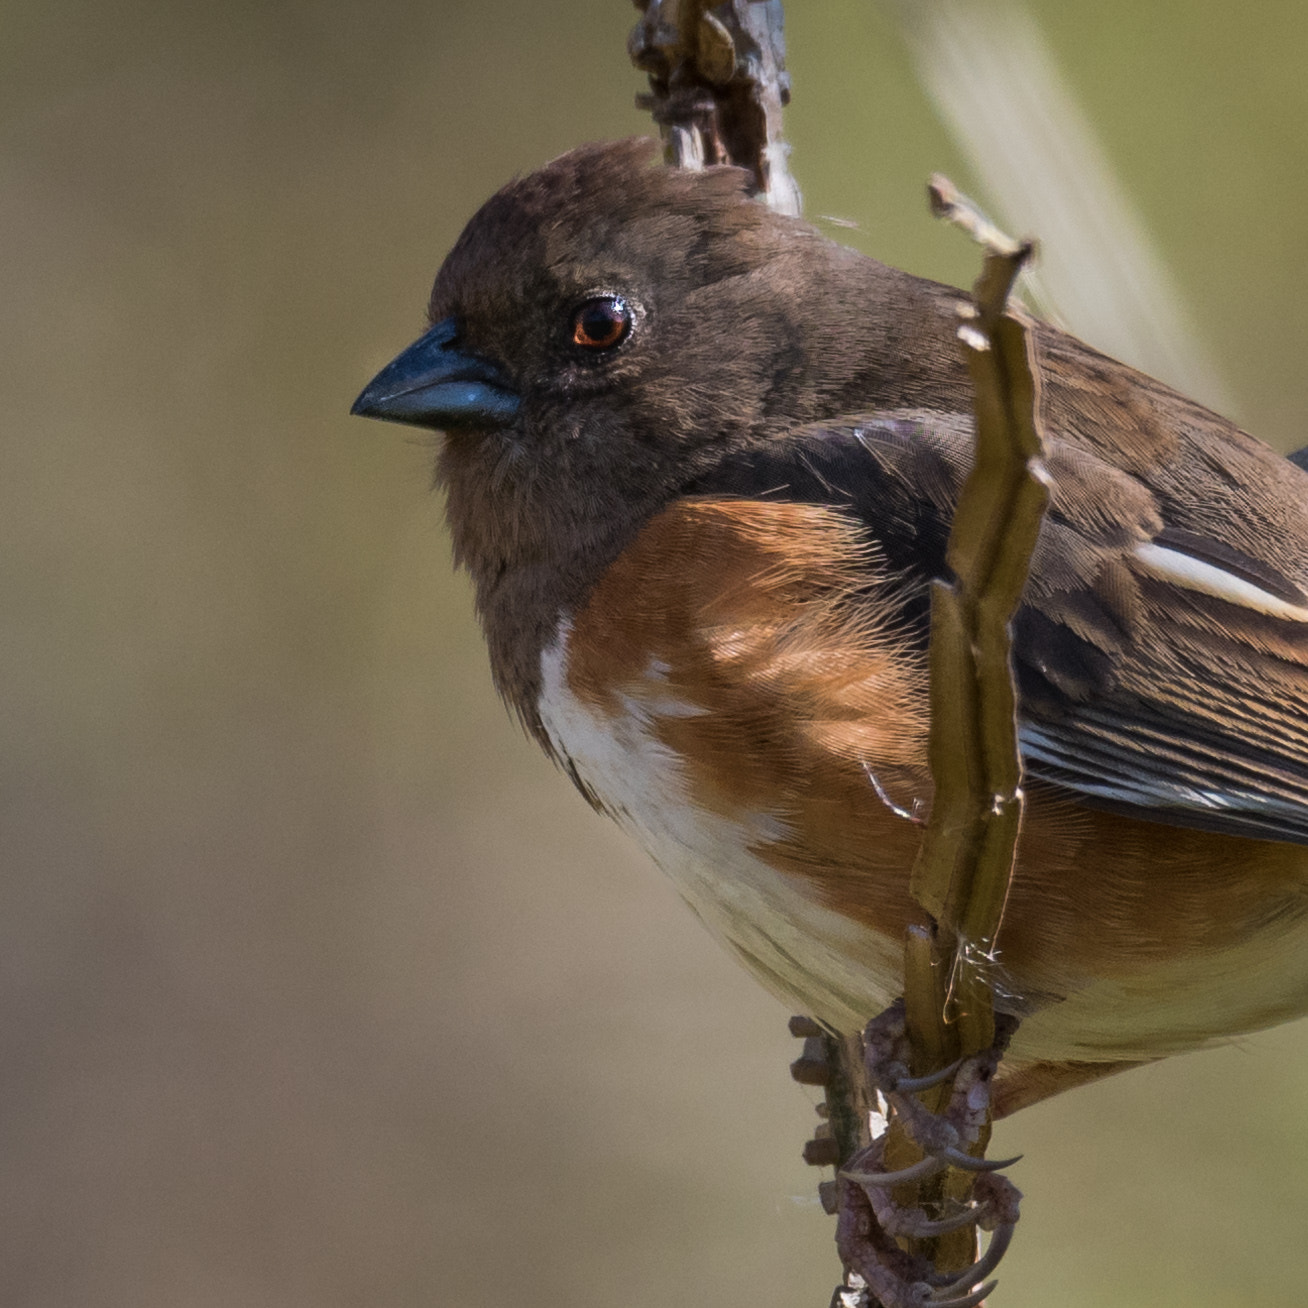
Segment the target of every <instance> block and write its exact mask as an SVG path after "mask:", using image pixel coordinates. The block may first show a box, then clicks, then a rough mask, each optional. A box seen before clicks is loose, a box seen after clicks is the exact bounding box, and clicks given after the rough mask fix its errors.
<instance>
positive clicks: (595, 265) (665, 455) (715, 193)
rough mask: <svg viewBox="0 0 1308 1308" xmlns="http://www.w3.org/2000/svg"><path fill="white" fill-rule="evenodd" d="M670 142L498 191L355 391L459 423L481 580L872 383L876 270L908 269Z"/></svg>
mask: <svg viewBox="0 0 1308 1308" xmlns="http://www.w3.org/2000/svg"><path fill="white" fill-rule="evenodd" d="M654 157H655V147H654V146H653V144H652V143H651V142H649V141H642V140H634V141H625V142H620V143H617V144H601V145H590V146H584V147H582V148H580V149H577V150H573V151H571V152H570V153H568V154H566V155H564V156H562V157H561V158H559V159H556V160H555V161H554V162H552V163H551V164H549V165H547V166H546V167H544V168H542V169H541V170H539V171H538V172H535V173H532V174H530V175H529V176H527V177H524V178H520V179H518V180H516V181H514V182H512V183H510V184H509V185H508V186H506V187H505V188H504V189H503V190H501V191H500V192H499V193H498V194H496V195H495V196H493V197H492V198H491V199H490V200H489V201H487V203H486V204H485V205H483V206H482V208H481V210H480V211H479V212H478V213H477V214H476V215H475V216H474V217H473V219H472V220H471V222H469V224H468V226H467V227H466V228H465V230H464V232H463V234H462V235H461V236H460V237H459V239H458V241H457V243H456V244H455V246H454V248H453V250H452V251H451V252H450V254H449V256H448V258H447V259H446V260H445V264H444V266H443V267H442V268H441V270H440V273H439V275H438V276H437V278H436V284H435V287H434V289H433V291H432V296H431V303H430V310H429V313H430V321H431V324H432V325H431V328H430V330H429V331H428V332H427V334H426V335H425V336H423V337H422V338H421V339H420V340H419V341H417V342H416V343H415V344H414V345H412V346H411V347H410V348H409V349H408V350H406V351H405V352H404V353H403V354H401V355H400V356H399V357H398V358H397V359H396V360H395V361H394V362H393V363H391V364H390V365H389V366H388V367H386V368H385V369H383V371H382V372H381V373H379V374H378V376H377V377H376V378H375V379H374V380H373V381H372V382H371V383H370V384H369V386H368V387H367V389H366V390H365V391H364V392H363V394H362V395H361V396H360V397H359V399H358V401H357V402H356V404H355V407H354V412H356V413H361V414H365V415H367V416H370V417H378V418H386V419H390V420H393V421H397V422H406V423H413V424H416V425H419V426H423V427H430V428H436V429H439V430H442V431H444V432H445V433H446V439H445V441H444V443H443V446H442V451H441V454H440V459H439V480H440V481H441V482H442V484H443V485H444V487H445V489H446V490H447V493H448V495H449V514H450V521H451V525H452V527H453V530H454V536H455V541H456V547H457V548H458V549H459V552H460V555H461V557H462V558H463V560H464V561H465V562H466V563H468V565H469V566H470V567H471V568H472V570H473V572H474V574H475V575H479V576H481V577H482V578H483V579H484V577H485V575H486V574H487V570H488V569H491V570H499V571H502V570H503V569H504V568H505V567H507V566H513V565H514V564H516V563H521V562H530V561H532V560H541V561H546V560H547V559H551V558H557V557H558V556H559V554H560V552H568V553H573V554H575V553H576V552H577V551H578V550H590V549H603V548H605V547H606V546H607V545H608V544H610V543H611V540H612V538H613V533H614V532H615V531H621V530H625V529H629V527H630V526H631V525H633V524H638V522H639V521H640V520H642V519H643V518H645V517H647V516H649V514H650V513H652V512H654V511H656V510H657V509H658V507H660V506H661V504H663V503H664V502H666V501H667V500H668V499H669V498H670V497H671V496H673V495H675V494H676V493H677V491H678V489H679V488H681V487H683V486H685V485H687V484H688V483H690V482H691V481H693V480H694V479H695V478H696V477H697V476H698V475H699V474H700V473H701V472H702V471H703V470H704V469H705V467H706V466H708V465H710V464H711V463H712V462H713V461H714V460H716V459H718V458H720V457H722V455H723V454H724V453H725V452H729V451H731V450H732V449H734V448H737V447H739V446H740V445H741V444H744V443H748V442H750V441H754V440H762V439H766V438H767V437H768V436H769V435H773V434H775V433H776V432H778V431H782V430H785V429H787V428H788V427H790V426H793V425H795V424H798V423H804V422H811V421H815V420H818V419H821V418H824V417H831V416H835V415H836V414H839V413H842V412H848V411H850V410H851V409H853V408H859V407H863V408H866V407H867V401H868V399H869V397H871V396H874V395H875V393H876V390H877V387H878V384H879V380H880V373H881V371H882V368H883V360H884V356H885V351H884V350H882V349H878V345H879V343H880V342H881V341H882V340H884V337H885V333H886V320H887V318H888V317H889V316H890V315H889V314H887V313H883V312H879V306H883V305H884V303H885V301H886V298H887V297H886V295H885V294H884V287H882V286H881V285H880V282H881V281H882V280H884V279H886V278H892V279H893V278H900V277H902V274H898V273H895V272H893V271H892V270H890V269H886V268H884V267H883V266H882V265H880V264H877V263H874V262H873V261H872V260H868V259H865V258H863V257H862V256H860V255H858V254H856V253H854V252H853V251H851V250H848V249H845V248H843V247H841V246H839V245H836V244H835V243H834V242H832V241H830V240H828V239H827V238H826V237H825V236H823V235H822V234H820V233H819V232H818V231H816V230H815V229H814V228H812V227H810V226H808V225H807V224H805V223H802V222H799V221H797V220H794V219H789V218H784V217H781V216H779V215H777V214H775V213H773V212H771V211H770V210H768V209H767V208H766V207H765V206H763V205H762V204H760V203H758V202H757V201H754V200H752V199H750V198H749V197H748V196H747V194H746V190H745V184H746V174H745V173H743V172H742V171H740V170H738V169H735V168H710V169H707V170H705V171H703V172H698V173H690V172H684V171H679V170H676V169H672V168H666V167H661V166H651V165H652V164H653V162H654ZM879 292H880V293H879ZM892 298H893V297H892Z"/></svg>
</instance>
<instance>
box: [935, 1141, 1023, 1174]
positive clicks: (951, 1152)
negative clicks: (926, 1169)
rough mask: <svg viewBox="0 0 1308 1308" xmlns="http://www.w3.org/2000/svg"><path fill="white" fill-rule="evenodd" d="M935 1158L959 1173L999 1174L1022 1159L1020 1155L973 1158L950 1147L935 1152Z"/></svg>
mask: <svg viewBox="0 0 1308 1308" xmlns="http://www.w3.org/2000/svg"><path fill="white" fill-rule="evenodd" d="M935 1157H937V1158H942V1159H944V1161H945V1162H947V1163H948V1164H949V1165H950V1167H957V1168H958V1170H959V1171H960V1172H1000V1171H1003V1169H1004V1168H1005V1167H1012V1165H1013V1164H1014V1163H1017V1162H1020V1161H1021V1159H1022V1155H1021V1154H1016V1155H1015V1156H1014V1157H1012V1158H973V1157H972V1155H971V1154H965V1153H964V1152H963V1151H962V1150H961V1149H955V1148H953V1146H952V1145H946V1146H945V1148H943V1149H940V1150H937V1151H936V1154H935Z"/></svg>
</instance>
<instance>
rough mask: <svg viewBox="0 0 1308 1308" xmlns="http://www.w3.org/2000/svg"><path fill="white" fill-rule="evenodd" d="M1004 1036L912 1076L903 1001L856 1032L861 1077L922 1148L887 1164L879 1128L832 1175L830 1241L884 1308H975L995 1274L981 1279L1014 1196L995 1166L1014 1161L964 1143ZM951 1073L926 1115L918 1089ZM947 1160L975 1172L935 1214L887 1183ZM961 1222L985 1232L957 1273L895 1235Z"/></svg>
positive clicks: (1009, 1228) (984, 1099)
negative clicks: (835, 1179)
mask: <svg viewBox="0 0 1308 1308" xmlns="http://www.w3.org/2000/svg"><path fill="white" fill-rule="evenodd" d="M1010 1034H1011V1031H1010V1030H1005V1031H1004V1032H1003V1034H1002V1035H1001V1036H1000V1037H999V1039H997V1040H996V1043H995V1046H994V1047H993V1048H991V1049H987V1050H985V1051H984V1052H983V1053H980V1054H977V1055H975V1056H973V1057H971V1058H964V1059H960V1060H959V1061H958V1062H957V1063H954V1064H952V1065H951V1066H949V1067H945V1068H942V1069H941V1070H940V1071H938V1072H936V1073H934V1074H932V1075H931V1076H925V1077H917V1078H915V1077H913V1076H911V1075H910V1074H909V1065H908V1058H909V1052H910V1051H909V1046H908V1036H907V1031H906V1029H905V1023H904V1006H903V1002H902V1001H900V1002H897V1003H895V1004H893V1005H892V1006H891V1007H890V1008H888V1009H887V1010H886V1011H885V1012H884V1013H883V1014H882V1015H881V1016H880V1017H878V1018H875V1019H873V1021H871V1022H870V1023H869V1024H868V1026H867V1029H866V1031H865V1032H864V1041H865V1044H866V1049H867V1054H866V1062H867V1071H868V1077H869V1079H870V1080H871V1082H872V1084H873V1085H874V1086H876V1088H877V1089H878V1090H879V1091H880V1092H881V1094H882V1095H883V1096H884V1097H885V1099H886V1101H887V1102H888V1103H889V1105H890V1107H891V1108H892V1109H893V1111H894V1114H895V1116H896V1117H897V1118H898V1119H899V1121H900V1122H901V1124H902V1125H903V1128H904V1130H905V1132H906V1133H907V1134H908V1135H909V1136H910V1137H911V1139H912V1140H913V1141H914V1142H915V1143H916V1144H917V1145H918V1147H919V1148H920V1149H921V1150H922V1152H923V1155H924V1156H923V1158H922V1159H921V1161H920V1162H917V1163H914V1164H913V1165H912V1166H909V1167H905V1168H901V1169H899V1170H897V1171H887V1170H885V1168H884V1166H883V1161H884V1153H885V1144H886V1137H885V1136H884V1135H882V1136H879V1137H878V1138H877V1139H876V1140H874V1141H873V1142H872V1144H871V1146H870V1147H869V1148H868V1149H866V1150H864V1151H863V1152H862V1153H861V1154H860V1155H858V1156H857V1157H856V1158H854V1159H851V1160H850V1163H849V1164H848V1166H847V1167H846V1168H845V1169H844V1170H843V1171H842V1172H841V1173H840V1178H839V1192H838V1208H837V1222H836V1246H837V1248H838V1249H839V1251H840V1257H841V1259H842V1261H843V1262H844V1264H845V1267H846V1269H847V1270H848V1271H849V1272H851V1273H854V1274H855V1275H857V1276H858V1277H861V1278H862V1280H863V1281H864V1282H865V1283H866V1286H867V1289H868V1291H870V1293H871V1295H872V1296H873V1297H874V1298H875V1299H876V1300H878V1301H879V1302H880V1303H881V1305H882V1306H883V1308H974V1306H975V1305H977V1304H980V1303H981V1301H982V1300H983V1299H984V1298H985V1297H986V1295H988V1294H989V1293H990V1291H991V1290H992V1289H994V1286H995V1282H994V1281H987V1279H986V1278H987V1277H988V1276H989V1275H990V1273H991V1272H992V1271H994V1269H995V1267H996V1266H997V1265H998V1263H999V1260H1000V1259H1001V1258H1002V1257H1003V1256H1004V1253H1005V1251H1006V1250H1007V1248H1008V1245H1009V1242H1010V1241H1011V1239H1012V1237H1013V1228H1014V1226H1015V1225H1016V1224H1017V1218H1018V1204H1019V1201H1020V1200H1021V1197H1022V1196H1021V1193H1020V1192H1019V1191H1018V1190H1017V1188H1016V1187H1015V1186H1014V1185H1013V1183H1012V1182H1011V1181H1009V1180H1008V1179H1007V1178H1006V1177H1003V1176H1000V1175H999V1174H998V1172H999V1169H1000V1168H1003V1167H1008V1166H1009V1165H1010V1164H1012V1163H1015V1162H1016V1161H1017V1160H1016V1159H1015V1158H1009V1159H1004V1160H1003V1161H1000V1162H987V1161H986V1160H984V1159H980V1158H974V1157H973V1156H972V1155H971V1154H969V1153H968V1152H967V1151H968V1148H969V1147H970V1146H972V1145H974V1144H976V1142H977V1140H978V1139H979V1138H980V1135H981V1132H982V1130H983V1129H984V1127H985V1124H986V1120H987V1110H988V1108H989V1105H990V1083H991V1080H992V1079H993V1077H994V1074H995V1070H996V1068H997V1067H998V1066H999V1059H1000V1056H1001V1054H1002V1052H1003V1046H1004V1045H1005V1044H1006V1043H1007V1040H1008V1036H1009V1035H1010ZM950 1078H952V1080H953V1085H952V1090H951V1094H950V1099H949V1103H948V1105H947V1106H946V1107H945V1109H944V1111H943V1112H941V1113H933V1112H931V1111H930V1110H929V1109H927V1108H925V1107H924V1106H923V1105H922V1104H921V1103H920V1102H919V1101H918V1099H917V1095H918V1094H919V1093H921V1092H922V1091H924V1090H929V1089H931V1088H933V1087H934V1086H938V1085H942V1084H944V1083H945V1082H946V1081H948V1080H950ZM949 1167H956V1168H959V1169H961V1170H963V1171H966V1172H971V1173H973V1174H975V1176H976V1180H975V1182H974V1183H973V1186H972V1191H971V1195H970V1198H969V1199H968V1200H967V1202H960V1201H958V1200H948V1201H946V1203H945V1205H941V1206H940V1207H941V1208H942V1211H940V1212H938V1213H935V1214H930V1213H928V1212H927V1211H926V1210H925V1209H923V1208H921V1207H906V1206H903V1205H901V1204H899V1203H897V1202H896V1200H895V1198H894V1195H893V1193H892V1191H893V1189H894V1187H896V1186H901V1185H906V1184H911V1183H918V1182H921V1181H925V1180H927V1179H929V1178H931V1177H934V1176H938V1175H939V1174H940V1173H942V1172H944V1171H945V1170H946V1168H949ZM966 1226H976V1227H977V1228H978V1229H980V1230H983V1231H990V1232H992V1235H991V1239H990V1244H989V1246H988V1247H987V1248H986V1251H985V1253H984V1254H983V1255H982V1256H981V1257H980V1258H979V1259H978V1260H977V1261H976V1262H974V1263H973V1264H972V1265H971V1266H970V1267H967V1268H965V1269H964V1270H963V1271H961V1272H939V1271H937V1270H936V1268H935V1267H934V1266H933V1264H932V1263H931V1262H930V1260H929V1259H926V1258H924V1257H921V1256H920V1255H917V1254H912V1253H909V1252H907V1251H906V1250H905V1249H903V1248H901V1247H900V1245H899V1244H898V1242H897V1240H896V1237H911V1238H914V1239H931V1238H933V1237H936V1236H942V1235H945V1234H947V1233H948V1232H950V1231H957V1230H960V1229H962V1228H963V1227H966Z"/></svg>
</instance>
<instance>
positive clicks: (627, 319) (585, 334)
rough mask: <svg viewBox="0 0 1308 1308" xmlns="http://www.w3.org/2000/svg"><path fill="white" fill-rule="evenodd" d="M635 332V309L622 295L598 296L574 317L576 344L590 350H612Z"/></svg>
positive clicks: (574, 340)
mask: <svg viewBox="0 0 1308 1308" xmlns="http://www.w3.org/2000/svg"><path fill="white" fill-rule="evenodd" d="M630 330H631V310H630V309H629V308H628V307H627V302H626V300H624V299H623V298H622V297H621V296H618V295H597V296H596V297H595V298H594V299H593V300H587V301H586V303H585V304H583V305H582V306H581V307H580V308H579V309H578V310H577V311H576V313H574V314H573V315H572V343H573V344H574V345H581V346H584V347H585V348H586V349H588V350H611V349H612V348H613V347H614V346H615V345H621V344H622V342H623V341H624V340H626V338H627V333H628V332H629V331H630Z"/></svg>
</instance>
